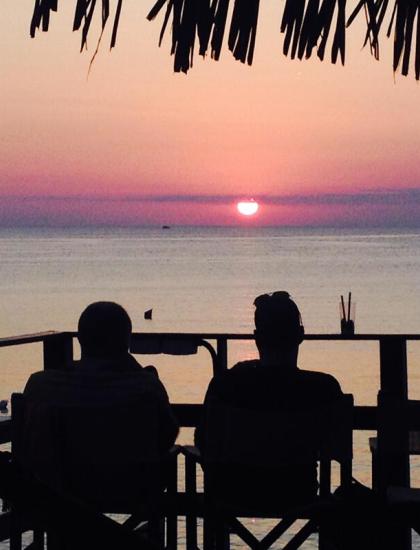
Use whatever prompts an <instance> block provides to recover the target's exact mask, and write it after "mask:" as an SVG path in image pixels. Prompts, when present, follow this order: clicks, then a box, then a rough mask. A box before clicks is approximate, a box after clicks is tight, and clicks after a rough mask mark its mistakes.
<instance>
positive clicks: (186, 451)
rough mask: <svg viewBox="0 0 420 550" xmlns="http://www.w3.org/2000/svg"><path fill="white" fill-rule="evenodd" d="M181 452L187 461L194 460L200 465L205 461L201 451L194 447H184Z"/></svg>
mask: <svg viewBox="0 0 420 550" xmlns="http://www.w3.org/2000/svg"><path fill="white" fill-rule="evenodd" d="M180 452H181V454H183V455H184V456H185V458H186V459H192V460H194V461H195V462H198V463H199V464H201V463H202V461H203V459H202V456H201V452H200V449H199V448H198V447H195V446H194V445H183V446H182V447H181V451H180Z"/></svg>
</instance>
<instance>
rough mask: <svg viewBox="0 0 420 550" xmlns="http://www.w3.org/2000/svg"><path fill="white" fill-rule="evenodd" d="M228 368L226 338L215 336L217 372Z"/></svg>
mask: <svg viewBox="0 0 420 550" xmlns="http://www.w3.org/2000/svg"><path fill="white" fill-rule="evenodd" d="M227 368H228V347H227V338H226V337H222V338H221V337H219V338H217V369H218V372H219V373H221V372H224V371H225V370H227Z"/></svg>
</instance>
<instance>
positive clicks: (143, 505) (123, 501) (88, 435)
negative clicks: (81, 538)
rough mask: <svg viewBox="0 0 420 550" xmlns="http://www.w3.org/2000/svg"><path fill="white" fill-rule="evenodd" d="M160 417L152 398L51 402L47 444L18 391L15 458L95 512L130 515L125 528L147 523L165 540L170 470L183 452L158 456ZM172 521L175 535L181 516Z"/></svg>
mask: <svg viewBox="0 0 420 550" xmlns="http://www.w3.org/2000/svg"><path fill="white" fill-rule="evenodd" d="M41 408H42V405H41ZM157 418H158V417H157V411H156V405H155V403H154V401H153V400H152V399H151V398H150V399H148V398H147V396H144V398H142V399H141V400H136V401H131V402H130V401H128V402H124V401H121V399H120V400H119V401H118V400H117V401H115V402H111V403H109V402H108V403H107V404H106V405H101V404H95V403H93V404H81V405H79V404H78V405H59V406H55V405H54V406H53V405H51V406H50V405H48V406H45V407H44V408H43V423H44V428H45V431H44V432H43V435H44V437H45V436H46V439H47V440H44V441H42V443H41V442H37V441H36V440H34V434H33V432H31V423H32V419H31V418H30V414H29V411H28V404H27V403H26V400H25V397H24V396H23V395H21V394H14V395H13V396H12V456H13V458H14V460H15V461H16V462H18V463H20V464H21V465H23V467H24V468H25V469H27V470H29V471H32V472H33V473H35V474H36V475H37V477H38V478H39V479H40V480H41V481H42V482H44V483H45V484H46V485H47V486H48V487H50V488H51V489H53V490H54V491H55V492H57V493H58V494H61V495H64V496H66V497H70V498H75V499H76V500H78V501H81V502H83V503H84V504H85V505H88V507H89V508H90V509H91V510H93V511H95V512H101V513H115V514H129V515H130V517H129V518H128V519H127V520H126V522H125V525H126V527H127V528H128V527H129V528H130V529H137V528H138V527H139V525H140V524H142V523H143V522H145V521H147V522H148V525H149V527H150V526H153V529H152V532H153V534H154V536H155V537H157V542H158V544H159V546H163V533H162V529H161V526H162V523H161V518H162V516H163V497H164V490H165V487H168V490H170V489H173V488H174V484H175V489H176V477H175V480H173V479H170V476H171V475H172V476H173V475H174V474H175V476H176V468H177V466H176V454H177V450H176V449H174V453H172V454H171V456H170V457H169V456H165V457H162V456H161V455H160V454H159V452H158V437H157V435H158V423H157ZM41 444H42V445H43V448H40V445H41ZM170 521H172V533H173V524H174V522H175V523H176V517H172V516H171V518H170ZM175 537H176V534H175ZM38 540H40V537H38ZM16 547H18V545H16Z"/></svg>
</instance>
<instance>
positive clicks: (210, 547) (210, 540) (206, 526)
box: [203, 513, 216, 550]
mask: <svg viewBox="0 0 420 550" xmlns="http://www.w3.org/2000/svg"><path fill="white" fill-rule="evenodd" d="M215 527H216V526H215V521H214V517H213V516H212V515H211V514H208V513H206V514H205V515H204V517H203V550H214V548H215Z"/></svg>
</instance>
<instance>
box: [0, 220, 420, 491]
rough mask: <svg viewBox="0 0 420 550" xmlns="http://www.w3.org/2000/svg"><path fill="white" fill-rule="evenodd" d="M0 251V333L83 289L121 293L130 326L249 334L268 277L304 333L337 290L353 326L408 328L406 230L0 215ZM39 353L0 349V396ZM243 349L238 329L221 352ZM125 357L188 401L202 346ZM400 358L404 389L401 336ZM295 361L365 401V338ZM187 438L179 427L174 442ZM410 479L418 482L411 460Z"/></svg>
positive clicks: (419, 309) (198, 379)
mask: <svg viewBox="0 0 420 550" xmlns="http://www.w3.org/2000/svg"><path fill="white" fill-rule="evenodd" d="M0 258H1V263H0V337H5V336H11V335H17V334H25V333H33V332H38V331H45V330H75V329H76V326H77V320H78V316H79V314H80V312H81V311H82V309H83V308H84V307H85V306H86V305H87V304H89V303H90V302H92V301H96V300H113V301H116V302H119V303H121V304H122V305H123V306H124V307H125V308H126V309H127V311H128V312H129V314H130V316H131V318H132V320H133V326H134V330H136V331H147V332H162V331H168V332H200V331H201V332H230V333H232V332H240V333H251V332H252V330H253V305H252V303H253V299H254V297H255V296H256V295H258V294H260V293H262V292H270V291H274V290H287V291H289V292H290V294H291V295H292V297H293V298H294V299H295V300H296V302H297V304H298V305H299V308H300V310H301V313H302V318H303V322H304V325H305V329H306V332H307V333H311V334H313V333H314V334H315V333H316V334H319V333H325V334H332V333H338V332H339V326H340V323H339V299H340V295H341V294H344V295H345V296H347V293H348V292H349V291H351V292H352V297H353V300H354V301H355V302H356V318H355V326H356V332H359V333H404V334H405V333H420V284H419V274H420V230H419V229H398V230H391V229H387V230H379V229H375V230H349V229H346V230H343V229H341V230H338V229H307V228H306V229H299V228H293V229H284V228H251V227H236V228H205V227H202V228H201V227H199V228H197V227H194V228H193V227H172V228H170V229H165V230H164V229H162V228H112V229H111V228H80V229H74V228H72V229H64V228H61V229H50V228H49V229H41V228H35V229H34V228H24V229H5V228H3V229H0ZM150 308H153V320H151V321H146V320H144V311H145V310H147V309H150ZM41 352H42V350H41V346H40V345H39V344H32V345H27V346H19V347H13V348H2V349H0V361H1V363H0V365H1V366H0V399H2V398H8V397H9V396H10V394H11V392H12V391H15V390H21V389H22V388H23V387H24V384H25V381H26V380H27V378H28V376H29V375H30V373H31V372H34V371H36V370H39V369H40V368H41V364H42V355H41ZM255 356H256V352H255V348H254V344H253V342H252V341H244V342H240V343H236V344H235V345H233V346H231V347H230V348H229V363H230V364H233V363H234V362H236V361H238V360H241V359H248V358H252V357H255ZM138 359H139V361H140V362H142V363H143V364H150V363H153V364H155V365H156V367H157V368H158V370H159V373H160V376H161V378H162V380H163V382H164V383H165V385H166V387H167V389H168V393H169V395H170V398H171V400H172V401H173V402H201V401H202V399H203V396H204V393H205V390H206V388H207V384H208V382H209V380H210V377H211V365H210V361H209V357H208V355H207V352H206V351H205V350H204V351H203V352H200V353H199V354H198V355H196V356H192V357H189V358H179V357H167V356H148V357H138ZM408 360H409V388H410V390H409V391H410V396H411V397H413V398H417V399H420V342H419V343H415V342H413V343H410V344H409V346H408ZM299 364H300V366H301V367H302V368H308V369H313V370H323V371H326V372H330V373H331V374H334V376H336V377H337V378H338V380H339V382H340V384H341V386H342V388H343V390H344V391H346V392H351V393H353V394H354V396H355V401H356V403H357V404H374V403H375V402H376V395H377V391H378V388H379V350H378V344H377V343H375V342H347V343H340V342H304V343H303V345H302V346H301V352H300V359H299ZM369 435H371V434H368V433H365V432H363V433H356V434H355V473H356V477H358V478H359V479H361V480H362V481H364V482H365V483H370V453H369V449H368V443H367V438H368V436H369ZM190 440H191V433H190V432H189V431H188V430H186V431H185V432H184V433H183V434H182V436H181V441H182V442H188V441H190ZM412 478H413V483H414V484H417V485H419V486H420V465H419V464H417V463H416V461H415V460H413V471H412Z"/></svg>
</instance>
